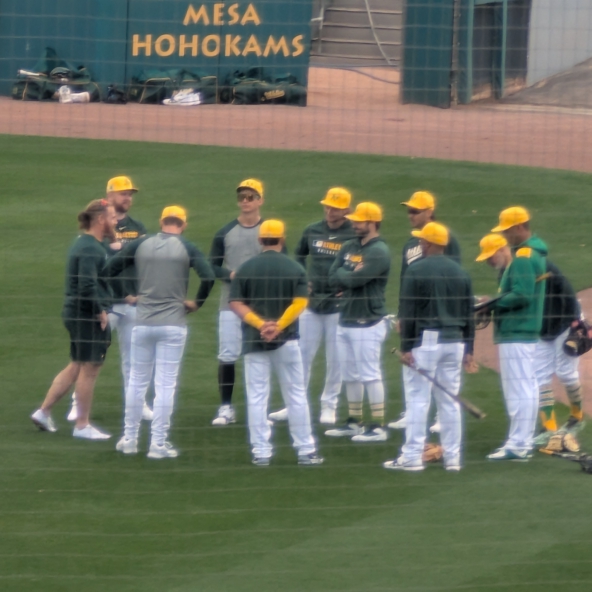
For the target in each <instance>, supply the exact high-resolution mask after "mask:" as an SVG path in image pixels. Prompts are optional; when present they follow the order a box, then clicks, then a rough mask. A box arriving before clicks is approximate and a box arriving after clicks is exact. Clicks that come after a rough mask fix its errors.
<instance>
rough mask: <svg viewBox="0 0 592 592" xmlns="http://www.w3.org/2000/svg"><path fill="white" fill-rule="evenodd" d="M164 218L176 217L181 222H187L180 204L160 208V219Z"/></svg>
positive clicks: (185, 214)
mask: <svg viewBox="0 0 592 592" xmlns="http://www.w3.org/2000/svg"><path fill="white" fill-rule="evenodd" d="M165 218H177V219H178V220H181V222H187V212H186V211H185V209H184V208H182V207H181V206H167V207H166V208H165V209H164V210H162V215H161V216H160V219H161V220H164V219H165Z"/></svg>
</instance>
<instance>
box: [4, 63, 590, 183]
mask: <svg viewBox="0 0 592 592" xmlns="http://www.w3.org/2000/svg"><path fill="white" fill-rule="evenodd" d="M364 72H365V73H366V74H367V75H365V74H361V73H359V72H355V71H348V70H338V69H329V68H311V69H310V77H309V78H310V85H309V106H308V107H306V108H298V107H286V106H282V105H272V106H248V107H247V106H237V105H202V106H197V107H164V106H161V105H158V106H151V105H137V104H129V105H125V106H120V105H103V104H90V105H79V104H77V105H60V104H57V103H53V102H51V103H38V102H34V101H31V102H22V101H13V100H12V99H1V100H0V133H5V134H25V135H41V136H60V137H69V138H95V139H111V140H142V141H151V142H174V143H186V144H207V145H217V146H238V147H250V148H271V149H293V150H321V151H331V152H353V153H373V154H389V155H399V156H412V157H426V158H447V159H453V160H470V161H478V162H488V163H489V162H491V163H501V164H518V165H525V166H538V167H551V168H562V169H570V170H578V171H586V172H592V159H590V158H589V155H590V152H591V151H590V149H591V147H592V116H591V113H588V112H585V113H571V112H565V110H564V111H562V112H559V111H557V110H551V111H549V110H545V111H544V112H541V110H540V109H541V108H538V109H537V110H533V111H525V110H524V109H522V108H521V109H520V110H518V109H517V107H518V106H515V107H513V108H512V107H511V106H508V108H504V109H499V108H491V106H475V105H471V106H467V107H457V108H454V109H436V108H433V107H424V106H421V105H401V104H400V103H399V85H398V84H397V83H398V72H397V71H396V70H393V69H388V68H368V69H364ZM380 79H382V80H380Z"/></svg>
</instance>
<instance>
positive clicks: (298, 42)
mask: <svg viewBox="0 0 592 592" xmlns="http://www.w3.org/2000/svg"><path fill="white" fill-rule="evenodd" d="M302 39H304V35H296V37H294V39H292V47H293V48H294V51H293V52H292V57H293V58H295V57H298V56H299V55H300V54H302V52H303V51H304V45H303V44H302Z"/></svg>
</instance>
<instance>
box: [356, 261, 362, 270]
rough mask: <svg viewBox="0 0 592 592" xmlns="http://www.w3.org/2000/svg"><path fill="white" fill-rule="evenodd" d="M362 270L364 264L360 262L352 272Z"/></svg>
mask: <svg viewBox="0 0 592 592" xmlns="http://www.w3.org/2000/svg"><path fill="white" fill-rule="evenodd" d="M363 268H364V264H363V263H362V262H360V263H358V264H357V265H356V266H355V267H354V271H360V269H363Z"/></svg>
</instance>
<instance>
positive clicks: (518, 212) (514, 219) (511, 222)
mask: <svg viewBox="0 0 592 592" xmlns="http://www.w3.org/2000/svg"><path fill="white" fill-rule="evenodd" d="M529 220H530V214H529V213H528V210H527V209H525V208H521V207H520V206H514V207H512V208H507V209H505V210H503V211H502V212H501V214H500V215H499V224H498V225H497V226H496V227H495V228H492V229H491V232H503V231H504V230H508V228H512V226H518V224H524V223H525V222H528V221H529Z"/></svg>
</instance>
